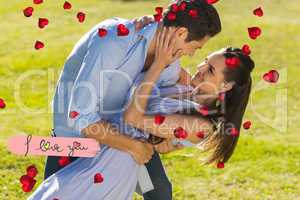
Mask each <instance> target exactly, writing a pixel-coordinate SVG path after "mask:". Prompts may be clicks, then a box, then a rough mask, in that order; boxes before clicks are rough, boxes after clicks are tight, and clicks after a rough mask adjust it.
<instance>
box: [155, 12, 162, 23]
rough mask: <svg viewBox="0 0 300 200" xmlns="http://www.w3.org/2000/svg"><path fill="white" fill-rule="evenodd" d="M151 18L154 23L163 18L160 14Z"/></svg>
mask: <svg viewBox="0 0 300 200" xmlns="http://www.w3.org/2000/svg"><path fill="white" fill-rule="evenodd" d="M153 17H154V20H155V21H156V22H160V21H161V19H162V17H163V16H162V14H155V15H153Z"/></svg>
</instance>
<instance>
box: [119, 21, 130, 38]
mask: <svg viewBox="0 0 300 200" xmlns="http://www.w3.org/2000/svg"><path fill="white" fill-rule="evenodd" d="M117 29H118V36H127V35H128V34H129V29H128V28H127V27H126V26H125V25H124V24H119V25H118V27H117Z"/></svg>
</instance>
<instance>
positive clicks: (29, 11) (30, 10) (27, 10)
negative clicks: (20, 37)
mask: <svg viewBox="0 0 300 200" xmlns="http://www.w3.org/2000/svg"><path fill="white" fill-rule="evenodd" d="M33 11H34V9H33V7H27V8H25V9H24V10H23V14H24V16H25V17H31V16H32V13H33Z"/></svg>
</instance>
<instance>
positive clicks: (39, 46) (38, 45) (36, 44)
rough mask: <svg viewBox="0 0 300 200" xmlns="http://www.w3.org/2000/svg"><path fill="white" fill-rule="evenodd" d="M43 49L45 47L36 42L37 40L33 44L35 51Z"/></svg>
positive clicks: (41, 43)
mask: <svg viewBox="0 0 300 200" xmlns="http://www.w3.org/2000/svg"><path fill="white" fill-rule="evenodd" d="M44 47H45V45H44V43H43V42H41V41H38V40H37V41H36V42H35V45H34V48H35V49H36V50H39V49H42V48H44Z"/></svg>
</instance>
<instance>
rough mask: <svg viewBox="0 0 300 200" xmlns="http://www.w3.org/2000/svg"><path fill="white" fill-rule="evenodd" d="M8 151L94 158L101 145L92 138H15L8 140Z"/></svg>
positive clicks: (30, 136) (20, 153)
mask: <svg viewBox="0 0 300 200" xmlns="http://www.w3.org/2000/svg"><path fill="white" fill-rule="evenodd" d="M8 149H9V150H10V151H11V152H12V153H15V154H18V155H25V156H27V155H43V156H71V157H94V156H95V155H96V154H97V152H99V151H100V145H99V143H98V142H97V141H96V140H94V139H90V138H70V137H42V136H32V135H28V136H14V137H11V138H10V139H9V140H8Z"/></svg>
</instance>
